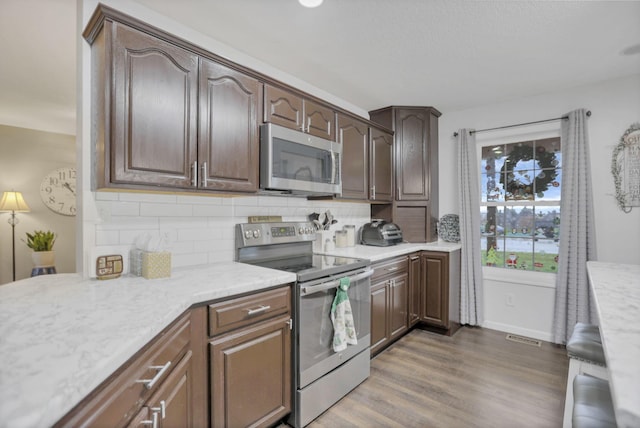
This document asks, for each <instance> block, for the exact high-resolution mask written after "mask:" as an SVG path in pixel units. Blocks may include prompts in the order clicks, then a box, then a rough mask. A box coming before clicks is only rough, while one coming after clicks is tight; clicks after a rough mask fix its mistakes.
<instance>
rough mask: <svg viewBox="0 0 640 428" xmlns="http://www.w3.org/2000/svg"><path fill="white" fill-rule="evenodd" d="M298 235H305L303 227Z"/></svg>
mask: <svg viewBox="0 0 640 428" xmlns="http://www.w3.org/2000/svg"><path fill="white" fill-rule="evenodd" d="M298 233H299V234H300V235H304V227H301V228H300V229H298Z"/></svg>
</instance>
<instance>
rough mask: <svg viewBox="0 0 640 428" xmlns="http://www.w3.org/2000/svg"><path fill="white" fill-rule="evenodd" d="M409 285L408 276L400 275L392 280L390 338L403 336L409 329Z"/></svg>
mask: <svg viewBox="0 0 640 428" xmlns="http://www.w3.org/2000/svg"><path fill="white" fill-rule="evenodd" d="M408 288H409V284H408V283H407V274H406V273H404V274H402V275H398V276H395V277H393V278H392V279H391V280H390V291H391V305H389V308H390V311H391V313H390V315H389V319H390V324H391V325H390V332H389V333H390V338H391V339H394V338H395V337H397V336H401V335H402V334H404V332H406V331H407V329H408V328H409V317H408V313H407V294H408Z"/></svg>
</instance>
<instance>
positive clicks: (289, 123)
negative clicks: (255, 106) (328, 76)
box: [264, 85, 336, 141]
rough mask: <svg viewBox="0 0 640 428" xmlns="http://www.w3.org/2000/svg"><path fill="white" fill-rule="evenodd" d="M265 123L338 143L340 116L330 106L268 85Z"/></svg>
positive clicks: (265, 91)
mask: <svg viewBox="0 0 640 428" xmlns="http://www.w3.org/2000/svg"><path fill="white" fill-rule="evenodd" d="M264 121H265V122H271V123H275V124H276V125H281V126H285V127H287V128H291V129H295V130H298V131H302V132H306V133H308V134H311V135H315V136H316V137H320V138H325V139H327V140H330V141H336V130H335V124H336V113H335V111H334V110H333V109H331V108H330V107H329V106H326V105H323V104H320V103H317V102H315V101H312V100H308V99H305V98H303V97H302V96H300V95H297V94H294V93H293V92H289V91H287V90H284V89H280V88H278V87H275V86H271V85H265V89H264Z"/></svg>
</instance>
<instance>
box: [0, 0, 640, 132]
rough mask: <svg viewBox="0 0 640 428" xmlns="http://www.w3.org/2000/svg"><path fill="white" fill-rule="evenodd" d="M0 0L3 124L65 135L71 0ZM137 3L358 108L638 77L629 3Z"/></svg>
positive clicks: (635, 22)
mask: <svg viewBox="0 0 640 428" xmlns="http://www.w3.org/2000/svg"><path fill="white" fill-rule="evenodd" d="M0 1H2V9H3V13H2V14H0V38H1V39H0V40H2V42H1V43H0V49H1V51H0V54H1V55H2V62H3V66H2V71H1V73H0V91H1V92H0V93H2V96H1V97H0V123H5V124H11V125H14V126H24V127H34V128H36V129H42V128H44V129H46V127H50V128H52V129H48V130H54V131H55V130H56V127H57V128H59V129H58V130H57V131H56V132H65V133H75V99H76V96H75V40H76V37H77V35H76V31H75V25H76V24H75V0H0ZM123 1H124V0H123ZM137 1H138V3H141V4H143V5H144V6H146V7H148V8H150V9H152V10H155V11H157V12H158V13H160V14H162V15H166V16H168V17H171V18H172V19H174V20H176V21H178V22H180V23H182V24H184V25H186V26H189V27H191V28H193V29H195V30H197V31H199V32H201V33H203V34H205V35H208V36H211V37H212V38H214V39H216V40H218V41H220V42H223V43H225V44H228V45H229V46H231V47H232V48H235V49H236V50H238V51H241V52H243V53H246V54H248V55H250V56H251V57H254V58H256V59H258V60H260V61H262V62H264V63H266V64H268V65H270V66H272V67H275V68H278V69H280V70H282V71H284V72H285V73H288V74H290V75H293V76H295V77H297V78H299V79H302V80H304V81H306V82H308V83H310V84H311V85H313V86H315V87H318V88H321V89H322V90H324V91H326V92H329V93H331V94H333V95H335V96H337V97H339V98H342V99H343V100H345V101H346V102H347V103H350V104H352V105H355V106H357V107H359V108H361V109H363V110H365V111H368V110H372V109H375V108H380V107H384V106H386V105H390V104H396V105H432V106H435V107H436V108H438V109H439V110H441V111H442V112H443V113H446V112H449V111H457V110H464V109H467V108H472V107H477V106H481V105H485V104H492V103H496V102H501V101H506V100H510V99H515V98H520V97H527V96H533V95H537V94H542V93H546V92H554V91H557V90H560V89H564V88H568V87H574V86H579V85H583V84H590V83H593V82H598V81H604V80H609V79H615V78H619V77H624V76H629V75H634V74H640V1H514V0H511V1H472V0H325V1H324V4H323V5H322V6H320V7H318V8H316V9H306V8H303V7H302V6H300V5H298V3H297V1H296V0H181V1H175V0H137ZM35 11H38V13H35ZM20 123H24V124H23V125H20Z"/></svg>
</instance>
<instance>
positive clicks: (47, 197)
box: [40, 167, 76, 216]
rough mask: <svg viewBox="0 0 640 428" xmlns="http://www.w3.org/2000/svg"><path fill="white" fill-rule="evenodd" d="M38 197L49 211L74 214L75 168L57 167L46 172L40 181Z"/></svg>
mask: <svg viewBox="0 0 640 428" xmlns="http://www.w3.org/2000/svg"><path fill="white" fill-rule="evenodd" d="M40 197H41V198H42V202H44V204H45V205H46V206H47V208H49V209H50V210H51V211H53V212H55V213H58V214H62V215H68V216H74V215H76V169H75V168H70V167H64V168H58V169H55V170H53V171H51V172H50V173H49V174H47V175H46V176H45V177H44V178H43V179H42V182H41V183H40Z"/></svg>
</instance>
